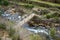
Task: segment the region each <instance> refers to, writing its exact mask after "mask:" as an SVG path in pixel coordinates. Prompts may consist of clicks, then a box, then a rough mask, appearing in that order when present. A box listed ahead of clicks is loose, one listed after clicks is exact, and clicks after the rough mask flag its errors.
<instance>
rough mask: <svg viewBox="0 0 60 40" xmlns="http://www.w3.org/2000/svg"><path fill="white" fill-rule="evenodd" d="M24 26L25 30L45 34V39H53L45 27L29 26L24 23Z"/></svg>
mask: <svg viewBox="0 0 60 40" xmlns="http://www.w3.org/2000/svg"><path fill="white" fill-rule="evenodd" d="M23 27H24V28H26V29H27V30H29V31H31V32H33V33H37V34H38V33H39V34H42V36H44V35H45V36H46V37H47V40H53V39H52V38H51V36H50V35H49V30H48V29H46V28H45V27H42V26H39V27H31V26H29V24H27V23H25V24H24V25H23Z"/></svg>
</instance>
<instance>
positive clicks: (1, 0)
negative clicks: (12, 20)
mask: <svg viewBox="0 0 60 40" xmlns="http://www.w3.org/2000/svg"><path fill="white" fill-rule="evenodd" d="M8 4H9V3H8V0H0V5H5V6H7V5H8Z"/></svg>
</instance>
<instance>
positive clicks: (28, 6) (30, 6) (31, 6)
mask: <svg viewBox="0 0 60 40" xmlns="http://www.w3.org/2000/svg"><path fill="white" fill-rule="evenodd" d="M25 7H26V8H33V7H34V6H33V5H25Z"/></svg>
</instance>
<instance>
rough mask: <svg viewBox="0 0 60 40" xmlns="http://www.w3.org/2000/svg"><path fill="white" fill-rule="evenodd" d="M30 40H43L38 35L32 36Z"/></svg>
mask: <svg viewBox="0 0 60 40" xmlns="http://www.w3.org/2000/svg"><path fill="white" fill-rule="evenodd" d="M30 40H42V37H41V36H40V35H38V34H31V35H30Z"/></svg>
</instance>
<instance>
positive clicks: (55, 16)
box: [46, 12, 60, 19]
mask: <svg viewBox="0 0 60 40" xmlns="http://www.w3.org/2000/svg"><path fill="white" fill-rule="evenodd" d="M57 17H60V14H59V12H55V13H50V14H47V15H46V18H47V19H49V18H57Z"/></svg>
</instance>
